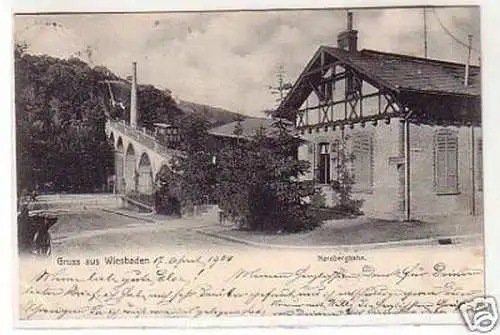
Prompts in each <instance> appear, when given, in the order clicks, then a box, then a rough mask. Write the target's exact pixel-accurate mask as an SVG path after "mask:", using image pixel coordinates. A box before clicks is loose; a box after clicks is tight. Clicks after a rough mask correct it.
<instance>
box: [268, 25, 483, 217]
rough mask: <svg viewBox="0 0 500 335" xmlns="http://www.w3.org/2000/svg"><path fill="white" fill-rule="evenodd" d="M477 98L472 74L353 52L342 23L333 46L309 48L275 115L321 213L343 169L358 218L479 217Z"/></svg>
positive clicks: (476, 77)
mask: <svg viewBox="0 0 500 335" xmlns="http://www.w3.org/2000/svg"><path fill="white" fill-rule="evenodd" d="M350 22H352V21H350ZM480 100H481V99H480V69H479V67H477V66H468V65H467V66H466V65H464V64H457V63H450V62H444V61H438V60H430V59H425V58H418V57H412V56H405V55H399V54H389V53H384V52H379V51H373V50H358V49H357V31H355V30H353V29H352V25H348V29H347V30H346V31H345V32H343V33H341V34H340V35H339V38H338V47H326V46H322V47H320V48H319V49H318V51H317V52H316V53H315V55H314V56H313V57H312V59H311V60H310V62H309V63H308V65H307V66H306V68H305V69H304V70H303V72H302V73H301V75H300V76H299V78H298V79H297V81H296V82H295V84H294V85H293V88H292V89H291V91H290V92H289V93H288V95H287V96H286V98H285V99H284V101H283V102H282V103H281V105H280V107H279V108H278V110H277V116H280V117H285V118H287V119H289V120H290V121H293V122H295V125H296V128H297V130H298V131H299V132H300V134H301V137H302V138H303V139H304V140H305V143H304V145H302V146H301V147H300V148H299V153H298V154H299V158H301V159H305V160H308V161H309V162H310V163H311V167H312V168H311V171H310V173H309V174H308V175H306V176H303V178H307V179H313V180H314V181H315V182H316V184H317V185H318V187H319V188H321V189H322V190H323V192H324V194H325V196H326V202H327V205H334V204H335V203H336V202H337V196H336V192H335V191H334V190H333V188H332V186H331V185H332V184H333V185H335V184H336V183H338V182H339V180H340V173H341V172H342V169H341V166H340V163H341V161H342V162H343V163H342V164H346V165H348V166H347V170H348V171H350V173H351V176H352V178H353V181H354V183H353V188H352V193H353V197H354V198H358V199H363V200H364V202H363V208H362V210H363V212H364V213H365V214H366V215H370V216H373V217H380V218H391V219H407V220H410V219H424V218H427V217H432V216H443V215H481V213H482V208H483V203H482V198H483V197H482V183H483V182H482V180H483V176H482V134H481V109H480ZM346 156H348V157H349V158H350V159H348V160H345V159H344V160H343V159H342V157H344V158H345V157H346Z"/></svg>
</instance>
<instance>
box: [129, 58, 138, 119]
mask: <svg viewBox="0 0 500 335" xmlns="http://www.w3.org/2000/svg"><path fill="white" fill-rule="evenodd" d="M130 126H131V127H133V128H136V127H137V62H133V63H132V89H131V91H130Z"/></svg>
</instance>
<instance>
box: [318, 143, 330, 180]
mask: <svg viewBox="0 0 500 335" xmlns="http://www.w3.org/2000/svg"><path fill="white" fill-rule="evenodd" d="M318 163H319V166H318V169H319V180H318V182H319V183H320V184H329V183H330V143H320V144H319V162H318Z"/></svg>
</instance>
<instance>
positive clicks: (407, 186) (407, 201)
mask: <svg viewBox="0 0 500 335" xmlns="http://www.w3.org/2000/svg"><path fill="white" fill-rule="evenodd" d="M403 131H404V159H405V165H404V167H405V221H410V219H411V201H410V194H411V192H410V191H411V189H410V120H409V119H408V118H407V117H406V118H405V119H404V130H403Z"/></svg>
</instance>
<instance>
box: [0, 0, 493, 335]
mask: <svg viewBox="0 0 500 335" xmlns="http://www.w3.org/2000/svg"><path fill="white" fill-rule="evenodd" d="M2 4H4V6H3V9H4V10H3V11H2V18H1V20H0V24H1V25H2V26H1V28H0V32H1V35H0V36H1V38H2V42H3V48H1V52H2V59H3V64H9V66H2V67H1V68H0V69H1V71H2V75H1V78H2V80H3V81H4V83H3V85H2V88H3V89H2V90H1V94H2V99H1V100H0V101H1V102H2V103H3V109H2V110H3V112H2V113H0V114H1V116H2V122H1V123H0V126H1V127H2V129H1V130H0V134H1V136H2V142H1V143H3V145H1V146H0V148H1V150H2V151H1V154H2V156H1V157H10V159H9V160H6V159H4V160H3V162H4V164H3V165H2V172H4V178H5V179H4V180H6V181H7V180H8V181H9V182H8V183H7V185H8V187H7V188H8V192H7V190H6V191H5V192H4V193H3V197H4V198H3V199H2V200H3V201H1V202H0V203H1V206H2V208H1V209H2V213H6V214H4V218H7V220H5V219H4V222H3V224H4V227H7V231H8V232H9V233H7V232H4V233H2V234H0V238H2V240H1V243H0V245H1V247H2V253H1V257H2V260H3V263H2V264H4V265H5V267H4V269H5V270H4V271H3V273H4V275H3V276H1V277H0V278H2V282H1V287H2V289H3V290H5V292H3V294H2V295H1V296H2V297H7V299H2V300H3V302H5V303H6V306H4V307H3V308H5V310H4V311H3V313H1V315H2V317H3V318H5V320H2V321H3V322H1V325H2V327H4V326H7V327H8V328H7V329H5V331H2V333H7V332H9V331H12V330H11V329H10V328H11V327H12V323H13V320H12V315H13V313H12V308H13V307H14V303H13V301H12V299H13V298H15V297H13V296H12V290H11V288H12V287H13V286H10V285H14V284H15V279H16V278H17V268H16V263H17V257H16V254H15V252H14V240H13V239H12V238H11V236H12V234H11V233H10V232H11V230H12V228H13V227H14V225H12V224H9V223H11V222H9V220H8V219H9V218H12V217H14V214H15V213H13V208H12V206H11V204H12V199H11V194H14V193H13V192H14V183H15V180H14V179H13V178H12V173H11V169H12V166H13V164H14V162H13V150H14V142H13V135H12V130H13V119H14V117H13V109H12V106H13V98H12V97H13V94H12V92H13V87H12V86H13V85H12V83H13V80H12V76H11V75H12V43H11V42H12V17H11V13H12V12H13V11H15V12H25V13H26V12H81V11H84V12H96V11H119V12H123V11H166V10H168V11H179V10H191V11H192V10H201V9H203V10H222V9H224V10H237V9H275V8H287V9H293V8H295V9H297V8H313V7H314V8H320V7H341V8H342V7H347V6H348V7H380V6H383V7H386V6H422V5H436V6H439V5H481V7H482V8H481V31H482V35H481V39H482V43H481V44H482V61H481V62H482V68H483V69H482V73H483V76H484V77H483V100H482V101H483V112H484V116H483V117H484V119H483V120H484V121H483V132H484V137H485V138H486V140H485V141H484V143H485V147H486V150H485V153H486V154H485V164H484V166H485V171H484V175H485V178H486V180H487V183H486V184H485V186H484V187H485V192H484V193H485V194H486V196H485V221H486V227H485V231H486V233H485V234H486V237H485V241H486V252H485V253H486V289H487V292H488V294H490V295H493V296H495V297H496V298H497V299H498V300H500V282H499V280H498V279H499V278H500V273H499V268H498V266H496V265H497V262H496V256H497V255H499V254H500V246H499V245H498V242H497V241H498V239H499V237H500V230H499V228H498V226H497V223H496V219H497V218H499V217H500V215H499V214H500V206H498V204H499V200H500V192H498V189H497V187H495V186H496V185H500V180H499V178H498V175H497V173H496V171H499V164H498V163H499V161H498V160H497V157H498V155H497V154H496V153H497V151H498V145H497V143H500V138H499V135H500V132H499V131H498V125H499V124H500V113H499V111H498V110H497V109H498V107H497V106H498V104H499V102H500V99H499V98H498V87H500V80H499V78H500V66H499V63H498V60H499V59H500V43H499V37H498V31H497V29H498V28H497V27H498V18H499V17H500V16H499V15H498V14H499V8H500V5H499V4H498V3H497V1H496V0H490V1H487V0H484V1H456V0H455V1H441V2H437V1H414V0H409V1H398V0H393V1H387V0H386V1H383V2H381V1H376V0H354V1H353V0H338V1H332V0H315V1H314V3H313V2H311V1H307V0H288V1H278V0H272V1H269V0H268V1H264V0H251V1H250V0H247V1H234V0H233V1H231V0H217V1H214V0H213V1H209V2H208V1H207V2H203V1H200V0H198V1H182V0H175V1H168V2H165V1H161V0H158V1H154V0H141V1H130V0H129V1H120V0H107V1H99V0H87V1H69V0H60V1H59V0H52V1H50V0H46V1H44V0H19V1H16V2H15V3H14V4H12V7H11V8H9V7H7V8H5V7H6V6H5V3H2ZM7 111H10V113H8V112H7ZM12 269H14V271H11V272H12V276H8V275H6V273H7V272H8V271H9V272H10V270H12ZM495 279H496V280H495ZM457 322H458V323H460V319H459V317H458V316H453V315H447V316H440V315H430V316H418V315H394V316H372V315H370V316H346V317H339V318H336V319H335V320H333V321H332V322H328V326H345V325H353V324H356V325H358V326H363V325H374V324H377V325H384V326H388V325H396V324H398V325H401V324H407V325H408V324H421V323H426V324H450V323H453V324H456V323H457ZM89 324H92V326H93V327H95V326H96V325H102V326H115V327H116V326H121V327H124V326H125V327H126V326H132V324H133V325H135V326H148V327H151V326H156V327H158V326H170V327H172V326H174V327H181V328H186V327H202V328H205V327H214V326H224V327H231V328H233V327H241V326H249V327H255V326H261V327H262V326H270V325H274V326H276V325H277V324H278V325H282V326H291V325H295V326H299V328H300V326H311V325H315V326H320V327H321V326H326V324H325V320H324V319H322V321H321V323H320V322H319V321H318V322H315V320H314V319H313V318H294V319H293V320H290V319H289V318H286V319H284V318H280V319H275V318H265V319H255V318H253V319H248V318H235V319H213V320H192V319H190V320H186V319H178V320H167V321H163V320H154V321H153V322H152V321H150V320H143V321H139V322H138V321H136V320H127V321H124V320H119V321H106V322H104V323H101V322H98V321H89V320H84V321H77V322H75V321H73V322H71V326H72V327H78V328H80V327H88V326H89ZM48 325H49V323H47V324H44V323H43V322H40V323H38V324H37V326H38V327H42V328H43V327H45V326H48ZM67 325H68V326H69V325H70V324H69V323H67ZM407 328H408V327H404V328H401V327H396V328H393V327H390V328H389V327H378V328H377V327H375V328H374V327H368V328H367V327H347V328H336V329H335V332H342V331H356V333H363V332H365V331H370V329H371V330H372V331H373V329H377V330H378V331H383V332H386V331H387V332H390V331H391V330H393V331H405V332H406V331H409V333H411V331H412V329H407ZM457 329H462V330H464V331H465V328H464V327H463V326H447V327H446V328H444V327H432V326H422V327H418V329H417V330H418V333H422V332H423V331H425V332H428V331H431V332H432V331H438V332H439V333H440V334H442V333H443V331H450V332H451V331H453V332H454V333H456V331H457ZM2 330H3V329H2ZM233 330H234V328H233ZM296 330H297V329H296ZM497 330H498V329H497ZM104 331H106V330H103V332H104ZM151 331H152V332H156V331H157V332H158V333H160V331H161V330H158V329H157V330H154V329H153V330H151ZM221 331H222V332H224V331H223V330H221ZM227 331H231V330H227ZM234 331H237V332H238V333H241V332H243V331H251V330H243V329H237V330H234ZM298 331H299V332H300V331H301V330H300V329H298ZM303 331H308V332H309V331H312V329H309V330H304V329H303ZM323 331H324V332H326V331H328V332H329V333H330V332H331V330H330V331H329V330H328V328H323V327H321V328H318V329H315V330H314V332H316V333H321V332H323ZM52 332H54V330H47V331H46V333H52ZM87 332H88V333H89V334H90V332H92V333H93V334H94V333H100V332H101V331H96V330H95V329H92V330H86V331H85V333H87ZM169 332H170V330H169ZM201 332H202V331H201ZM259 332H262V329H260V330H259ZM23 333H26V334H28V333H31V331H29V332H24V331H23ZM39 333H40V332H38V331H37V334H39ZM44 333H45V332H44ZM64 333H65V334H66V333H68V330H65V331H64ZM79 333H80V332H79ZM106 333H107V334H108V333H109V330H108V331H106ZM161 333H164V331H161Z"/></svg>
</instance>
